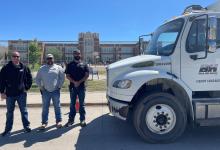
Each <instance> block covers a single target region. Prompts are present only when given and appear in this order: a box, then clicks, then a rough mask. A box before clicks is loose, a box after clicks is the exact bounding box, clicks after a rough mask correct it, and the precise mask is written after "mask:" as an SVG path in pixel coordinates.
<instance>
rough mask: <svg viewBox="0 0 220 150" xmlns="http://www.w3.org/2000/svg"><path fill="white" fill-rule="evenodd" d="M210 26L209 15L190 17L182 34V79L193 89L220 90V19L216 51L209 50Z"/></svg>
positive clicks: (219, 21) (219, 20)
mask: <svg viewBox="0 0 220 150" xmlns="http://www.w3.org/2000/svg"><path fill="white" fill-rule="evenodd" d="M208 26H209V17H208V16H207V15H203V16H201V17H197V18H195V19H192V18H190V19H189V20H188V22H187V25H186V28H185V32H184V34H183V36H182V41H181V56H180V57H181V60H180V66H181V79H182V80H183V82H185V83H186V85H187V86H188V87H189V88H190V89H191V90H192V91H216V90H220V19H218V21H217V32H216V33H217V37H216V38H217V40H216V42H217V46H216V51H215V52H209V51H208V50H207V49H208V48H209V47H208V42H209V40H208V38H209V37H208V35H209V34H208V33H209V30H208ZM206 40H207V41H206ZM206 51H208V52H207V53H206Z"/></svg>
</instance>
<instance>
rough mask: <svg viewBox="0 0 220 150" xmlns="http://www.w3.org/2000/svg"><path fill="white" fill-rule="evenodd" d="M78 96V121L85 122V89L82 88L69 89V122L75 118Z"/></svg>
mask: <svg viewBox="0 0 220 150" xmlns="http://www.w3.org/2000/svg"><path fill="white" fill-rule="evenodd" d="M77 96H78V99H79V113H80V121H83V120H85V114H86V112H85V103H84V100H85V89H84V88H70V100H71V102H70V113H69V121H74V119H75V116H76V108H75V104H76V98H77Z"/></svg>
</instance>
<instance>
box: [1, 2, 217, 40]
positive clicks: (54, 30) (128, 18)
mask: <svg viewBox="0 0 220 150" xmlns="http://www.w3.org/2000/svg"><path fill="white" fill-rule="evenodd" d="M214 2H216V0H1V3H0V18H1V20H0V40H16V39H23V40H31V39H35V38H37V39H38V40H42V41H43V40H50V41H77V40H78V34H79V33H80V32H88V31H90V32H97V33H99V38H100V40H101V41H137V40H138V36H139V35H142V34H147V33H151V32H153V31H154V30H155V29H156V28H157V27H158V26H160V25H161V24H163V23H164V22H165V21H166V20H169V19H171V18H172V17H174V16H178V15H180V14H181V13H182V12H183V10H184V9H185V7H187V6H189V5H192V4H199V5H202V6H204V7H206V6H208V5H209V4H212V3H214Z"/></svg>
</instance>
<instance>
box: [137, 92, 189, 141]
mask: <svg viewBox="0 0 220 150" xmlns="http://www.w3.org/2000/svg"><path fill="white" fill-rule="evenodd" d="M133 122H134V126H135V128H136V130H137V132H138V134H139V135H140V136H141V137H142V138H143V139H144V140H145V141H147V142H150V143H167V142H171V141H174V140H175V139H176V138H178V137H179V136H180V135H182V133H183V132H184V130H185V127H186V122H187V116H186V111H185V109H184V107H183V106H182V105H181V103H180V102H179V101H178V100H177V99H176V98H175V97H174V96H172V95H170V94H167V93H156V94H151V95H148V96H143V97H142V98H141V100H140V101H139V103H138V104H137V105H136V107H135V110H134V116H133Z"/></svg>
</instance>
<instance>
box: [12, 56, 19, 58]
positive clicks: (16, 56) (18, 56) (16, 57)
mask: <svg viewBox="0 0 220 150" xmlns="http://www.w3.org/2000/svg"><path fill="white" fill-rule="evenodd" d="M12 57H14V58H19V57H20V56H12Z"/></svg>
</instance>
